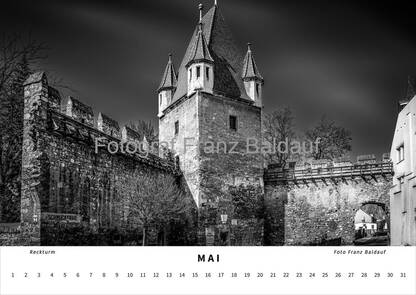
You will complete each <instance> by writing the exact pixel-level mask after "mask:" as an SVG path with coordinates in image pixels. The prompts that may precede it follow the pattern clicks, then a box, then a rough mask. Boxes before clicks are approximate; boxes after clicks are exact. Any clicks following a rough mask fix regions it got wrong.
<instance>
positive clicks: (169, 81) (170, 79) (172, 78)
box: [158, 54, 178, 91]
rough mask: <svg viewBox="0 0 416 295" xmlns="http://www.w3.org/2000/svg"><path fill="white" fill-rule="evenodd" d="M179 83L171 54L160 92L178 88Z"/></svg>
mask: <svg viewBox="0 0 416 295" xmlns="http://www.w3.org/2000/svg"><path fill="white" fill-rule="evenodd" d="M177 83H178V78H177V76H176V70H175V66H174V65H173V62H172V54H169V60H168V64H167V65H166V69H165V72H164V74H163V77H162V81H161V82H160V86H159V88H158V91H161V90H163V89H172V88H176V85H177Z"/></svg>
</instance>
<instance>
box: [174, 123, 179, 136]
mask: <svg viewBox="0 0 416 295" xmlns="http://www.w3.org/2000/svg"><path fill="white" fill-rule="evenodd" d="M178 134H179V121H176V122H175V135H178Z"/></svg>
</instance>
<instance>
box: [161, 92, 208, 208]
mask: <svg viewBox="0 0 416 295" xmlns="http://www.w3.org/2000/svg"><path fill="white" fill-rule="evenodd" d="M165 114H166V115H164V116H163V117H161V118H160V120H159V142H160V143H161V144H162V143H165V144H167V145H168V149H170V150H171V151H172V152H173V153H174V156H178V157H179V163H180V168H181V170H182V171H183V174H184V177H185V179H186V183H187V185H188V186H189V189H190V191H191V193H192V196H193V198H194V200H195V203H196V204H197V205H199V203H200V200H199V192H200V190H199V181H200V167H199V161H198V159H199V120H198V116H199V114H198V97H197V96H192V97H190V98H188V99H186V100H185V101H183V102H182V103H179V104H178V105H177V106H176V107H174V108H171V109H169V110H166V111H165ZM175 122H178V124H179V126H178V127H179V129H178V133H177V134H175ZM185 139H186V140H185Z"/></svg>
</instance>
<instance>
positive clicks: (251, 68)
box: [241, 43, 263, 81]
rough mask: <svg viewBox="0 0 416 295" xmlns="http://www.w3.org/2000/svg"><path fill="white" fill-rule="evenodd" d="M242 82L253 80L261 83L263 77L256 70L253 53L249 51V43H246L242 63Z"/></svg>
mask: <svg viewBox="0 0 416 295" xmlns="http://www.w3.org/2000/svg"><path fill="white" fill-rule="evenodd" d="M241 77H242V78H243V80H247V79H249V80H250V79H254V80H259V81H263V77H262V76H261V74H260V71H259V70H258V69H257V65H256V62H255V61H254V57H253V53H252V51H251V43H247V54H246V57H245V59H244V63H243V73H242V75H241Z"/></svg>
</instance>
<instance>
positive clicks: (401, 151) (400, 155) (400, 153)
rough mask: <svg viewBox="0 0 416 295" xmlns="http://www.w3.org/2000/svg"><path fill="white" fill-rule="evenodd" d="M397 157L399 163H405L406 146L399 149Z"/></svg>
mask: <svg viewBox="0 0 416 295" xmlns="http://www.w3.org/2000/svg"><path fill="white" fill-rule="evenodd" d="M397 156H398V159H399V162H401V161H404V145H401V146H399V148H398V149H397Z"/></svg>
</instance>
